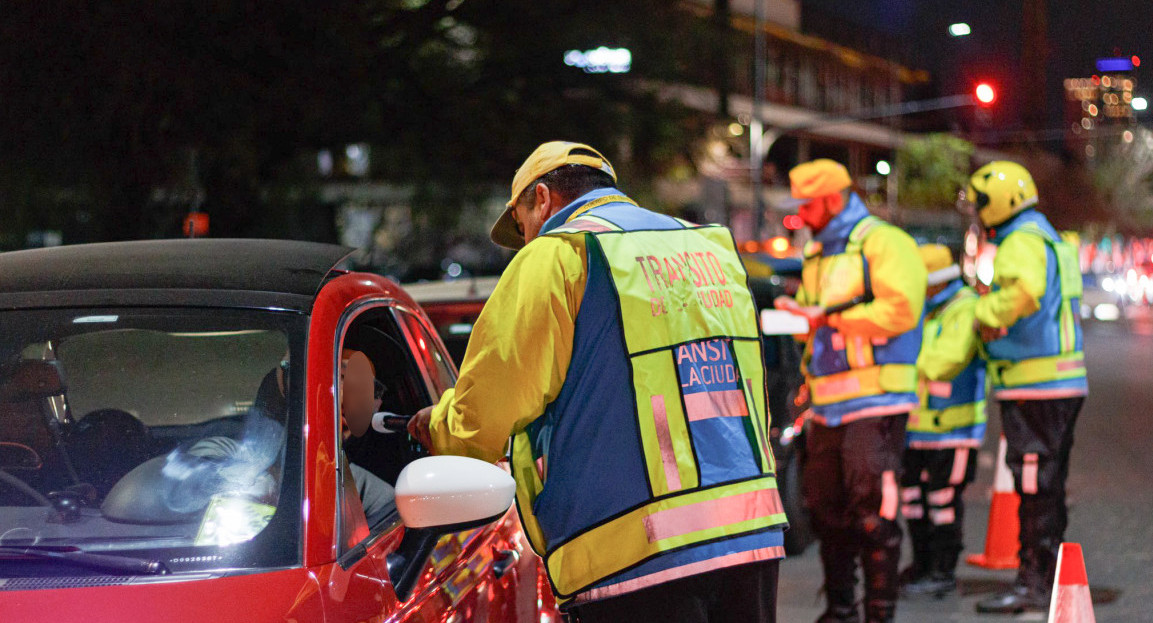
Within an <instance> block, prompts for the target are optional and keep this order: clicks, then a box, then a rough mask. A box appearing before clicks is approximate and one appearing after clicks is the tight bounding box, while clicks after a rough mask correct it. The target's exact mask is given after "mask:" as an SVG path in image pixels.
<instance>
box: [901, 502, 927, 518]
mask: <svg viewBox="0 0 1153 623" xmlns="http://www.w3.org/2000/svg"><path fill="white" fill-rule="evenodd" d="M901 516H902V517H904V518H905V519H922V518H924V516H925V507H924V506H921V505H920V504H905V505H903V506H901Z"/></svg>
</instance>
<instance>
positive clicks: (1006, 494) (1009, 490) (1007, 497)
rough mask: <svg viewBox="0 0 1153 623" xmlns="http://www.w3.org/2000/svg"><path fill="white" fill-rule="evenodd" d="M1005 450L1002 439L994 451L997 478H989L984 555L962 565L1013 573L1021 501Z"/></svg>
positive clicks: (971, 558) (1015, 566)
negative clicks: (989, 501)
mask: <svg viewBox="0 0 1153 623" xmlns="http://www.w3.org/2000/svg"><path fill="white" fill-rule="evenodd" d="M1007 447H1008V446H1007V444H1006V443H1005V436H1004V435H1002V436H1001V447H1000V449H999V450H998V451H997V474H996V476H995V477H994V478H993V502H992V504H991V505H990V506H989V528H988V529H987V530H986V531H985V551H984V553H981V554H970V555H969V556H967V557H966V558H965V562H967V563H969V564H971V565H974V566H977V567H984V568H986V569H1016V568H1017V565H1018V564H1019V562H1020V561H1019V560H1018V558H1017V552H1018V550H1019V549H1020V548H1021V542H1020V541H1019V540H1018V537H1019V535H1020V532H1021V523H1020V520H1019V519H1018V517H1017V509H1018V508H1020V506H1021V497H1020V496H1018V495H1017V491H1016V490H1015V489H1013V472H1010V471H1009V464H1008V463H1006V462H1005V452H1006V450H1007Z"/></svg>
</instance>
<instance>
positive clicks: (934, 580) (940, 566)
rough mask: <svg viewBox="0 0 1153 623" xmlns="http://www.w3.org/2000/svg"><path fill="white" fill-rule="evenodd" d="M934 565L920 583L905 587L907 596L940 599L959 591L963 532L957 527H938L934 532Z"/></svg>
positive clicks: (932, 555)
mask: <svg viewBox="0 0 1153 623" xmlns="http://www.w3.org/2000/svg"><path fill="white" fill-rule="evenodd" d="M930 549H931V551H932V554H931V556H930V558H931V559H932V563H931V565H930V568H929V571H928V573H927V574H926V575H925V577H923V578H922V579H921V580H920V581H919V582H916V583H914V584H909V585H906V586H905V587H904V591H905V594H906V595H909V596H914V595H931V596H933V597H936V598H938V599H940V598H942V597H944V596H945V595H948V594H949V593H952V592H954V591H956V590H957V576H956V569H957V559H958V558H960V556H961V549H962V547H961V531H960V529H959V528H958V527H957V526H955V525H946V526H938V527H937V529H936V530H935V531H934V532H933V544H932V546H931V548H930Z"/></svg>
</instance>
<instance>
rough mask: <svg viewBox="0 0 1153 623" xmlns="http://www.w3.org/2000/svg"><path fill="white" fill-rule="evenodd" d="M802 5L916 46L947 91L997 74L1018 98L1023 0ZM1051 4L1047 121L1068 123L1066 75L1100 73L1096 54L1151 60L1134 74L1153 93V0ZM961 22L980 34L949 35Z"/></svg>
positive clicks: (1013, 100) (808, 1) (1057, 0)
mask: <svg viewBox="0 0 1153 623" xmlns="http://www.w3.org/2000/svg"><path fill="white" fill-rule="evenodd" d="M802 5H803V7H804V8H805V9H810V8H813V9H817V10H819V11H821V12H823V13H826V14H829V15H836V16H837V17H839V18H841V19H843V20H846V21H848V22H852V23H855V24H860V25H862V26H863V27H866V28H875V29H878V30H880V31H881V32H883V33H885V34H887V35H890V36H891V37H893V38H895V39H897V40H898V41H900V45H902V46H905V45H907V46H910V47H911V48H912V49H913V54H912V55H913V56H914V57H916V58H919V59H921V60H922V63H923V66H924V67H925V68H926V69H929V70H930V71H931V72H933V74H934V75H935V76H936V78H937V82H938V86H939V87H940V89H941V90H942V91H948V92H960V91H964V90H966V89H967V88H968V85H969V83H972V82H974V81H975V80H980V79H987V78H991V79H993V80H994V81H996V82H1000V83H1002V84H1001V91H1002V93H1003V94H1004V97H1005V100H1004V101H1005V104H1006V105H1007V106H1008V107H1009V108H1012V107H1013V105H1014V104H1017V103H1018V102H1017V99H1018V98H1017V97H1015V96H1014V93H1013V87H1014V85H1015V84H1016V83H1017V82H1018V80H1019V78H1020V58H1021V40H1022V39H1021V23H1022V13H1023V8H1022V7H1023V2H1021V1H1020V0H1016V1H1014V0H802ZM1047 8H1048V38H1049V41H1048V56H1049V58H1048V67H1047V70H1046V75H1045V89H1046V93H1047V98H1046V100H1047V102H1048V110H1047V111H1046V112H1047V118H1048V119H1049V123H1048V124H1047V125H1048V127H1057V126H1059V125H1061V101H1062V98H1063V93H1064V91H1063V87H1062V81H1063V80H1064V79H1065V78H1070V77H1085V76H1089V75H1091V74H1093V73H1096V70H1095V68H1094V62H1095V60H1096V59H1097V58H1100V57H1105V56H1112V55H1113V50H1114V48H1120V51H1121V53H1122V54H1123V55H1124V56H1132V55H1138V56H1141V57H1142V58H1143V60H1146V62H1145V63H1143V64H1142V66H1141V68H1140V69H1138V70H1137V71H1136V72H1135V76H1136V78H1137V85H1138V86H1137V93H1138V94H1139V95H1145V96H1146V97H1150V96H1153V69H1150V68H1151V67H1153V1H1150V0H1111V1H1110V0H1105V1H1088V0H1048V7H1047ZM962 21H963V22H966V23H968V24H969V25H970V26H971V27H972V29H973V34H972V35H970V36H968V37H963V38H956V39H954V38H952V37H949V35H948V34H947V32H946V29H947V27H948V25H949V24H951V23H953V22H962ZM1011 116H1012V115H1010V117H1011ZM1148 119H1149V118H1148V117H1146V118H1145V119H1144V121H1146V122H1148ZM1007 121H1008V122H1009V123H1008V124H1009V125H1012V122H1011V119H1007Z"/></svg>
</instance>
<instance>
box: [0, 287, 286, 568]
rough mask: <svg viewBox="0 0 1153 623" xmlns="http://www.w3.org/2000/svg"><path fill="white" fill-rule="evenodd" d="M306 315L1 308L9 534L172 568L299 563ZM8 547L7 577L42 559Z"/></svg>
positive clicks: (5, 535)
mask: <svg viewBox="0 0 1153 623" xmlns="http://www.w3.org/2000/svg"><path fill="white" fill-rule="evenodd" d="M305 327H306V324H305V317H304V316H302V315H300V314H295V313H290V312H272V311H237V310H226V309H124V310H106V309H101V310H75V309H61V310H24V311H6V312H0V328H2V330H0V546H7V548H13V547H25V548H26V547H29V546H33V547H36V548H41V549H72V548H77V549H80V550H83V551H86V552H95V553H116V554H119V555H129V556H134V557H141V558H148V559H155V560H159V561H161V562H162V563H163V564H164V565H165V566H166V567H167V568H168V569H169V570H173V571H177V570H203V569H211V568H252V567H258V566H281V565H285V564H290V563H292V562H293V561H296V560H298V559H299V556H300V553H299V546H298V543H299V538H298V535H299V530H300V517H299V509H300V493H299V491H300V473H299V472H300V452H301V451H300V434H299V431H300V428H301V425H300V419H301V413H299V411H300V409H299V408H297V407H291V408H290V405H299V404H301V403H302V401H301V400H300V399H299V396H300V389H301V388H300V385H301V384H302V380H303V373H302V370H301V368H303V366H295V367H294V366H293V365H292V364H291V362H293V361H303V336H304V333H305ZM294 336H295V337H294ZM282 511H283V512H282ZM11 558H13V557H12V556H8V557H0V577H13V576H15V575H22V574H25V573H26V569H27V568H29V567H30V566H43V565H45V564H46V563H45V561H43V560H38V561H37V562H35V563H30V562H29V561H28V560H27V559H17V560H12V559H11ZM16 558H19V557H16ZM47 566H48V567H50V568H51V567H67V565H47ZM53 572H54V573H61V574H64V573H67V574H70V575H73V574H75V572H76V570H75V569H67V570H66V571H65V570H60V571H53Z"/></svg>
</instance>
